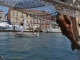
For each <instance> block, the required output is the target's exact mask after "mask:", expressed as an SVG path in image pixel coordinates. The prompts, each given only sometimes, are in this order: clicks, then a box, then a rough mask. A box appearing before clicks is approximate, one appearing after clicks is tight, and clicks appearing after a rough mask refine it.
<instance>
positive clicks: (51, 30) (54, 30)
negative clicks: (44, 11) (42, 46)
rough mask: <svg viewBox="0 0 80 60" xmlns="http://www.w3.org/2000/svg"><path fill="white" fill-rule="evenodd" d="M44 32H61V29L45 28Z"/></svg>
mask: <svg viewBox="0 0 80 60" xmlns="http://www.w3.org/2000/svg"><path fill="white" fill-rule="evenodd" d="M46 32H47V33H52V32H54V33H61V30H60V29H58V28H52V29H47V31H46Z"/></svg>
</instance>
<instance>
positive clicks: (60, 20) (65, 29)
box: [56, 12, 80, 50]
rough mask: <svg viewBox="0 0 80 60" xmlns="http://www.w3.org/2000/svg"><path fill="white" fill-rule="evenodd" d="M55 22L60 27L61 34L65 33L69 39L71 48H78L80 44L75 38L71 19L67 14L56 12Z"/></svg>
mask: <svg viewBox="0 0 80 60" xmlns="http://www.w3.org/2000/svg"><path fill="white" fill-rule="evenodd" d="M56 23H57V24H58V25H59V27H60V28H61V31H62V34H63V35H65V36H66V37H67V38H68V39H69V40H70V41H71V43H72V44H71V48H72V50H74V49H80V44H79V43H78V41H77V40H75V37H74V33H73V28H72V21H71V19H70V17H69V16H68V15H63V14H61V13H59V12H58V13H57V15H56Z"/></svg>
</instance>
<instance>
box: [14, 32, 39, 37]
mask: <svg viewBox="0 0 80 60" xmlns="http://www.w3.org/2000/svg"><path fill="white" fill-rule="evenodd" d="M15 36H17V37H20V36H25V37H38V36H39V32H38V33H30V32H28V33H20V32H16V33H15Z"/></svg>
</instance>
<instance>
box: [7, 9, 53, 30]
mask: <svg viewBox="0 0 80 60" xmlns="http://www.w3.org/2000/svg"><path fill="white" fill-rule="evenodd" d="M27 13H29V14H26V13H23V12H20V11H17V10H14V9H12V8H9V11H8V14H7V19H8V20H10V21H11V24H12V25H15V24H17V25H20V23H21V22H22V21H24V22H25V23H27V24H28V25H29V26H30V28H35V29H36V28H37V27H38V28H44V27H45V28H47V27H48V26H49V25H50V22H52V21H53V18H52V15H50V14H49V13H48V12H44V11H39V10H32V11H30V12H27ZM31 14H33V15H34V16H35V15H36V14H37V15H36V16H38V14H39V16H41V17H42V18H43V19H39V18H36V17H33V16H31Z"/></svg>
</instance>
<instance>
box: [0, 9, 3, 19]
mask: <svg viewBox="0 0 80 60" xmlns="http://www.w3.org/2000/svg"><path fill="white" fill-rule="evenodd" d="M1 18H3V11H2V10H0V20H1Z"/></svg>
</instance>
